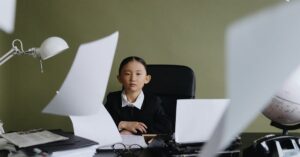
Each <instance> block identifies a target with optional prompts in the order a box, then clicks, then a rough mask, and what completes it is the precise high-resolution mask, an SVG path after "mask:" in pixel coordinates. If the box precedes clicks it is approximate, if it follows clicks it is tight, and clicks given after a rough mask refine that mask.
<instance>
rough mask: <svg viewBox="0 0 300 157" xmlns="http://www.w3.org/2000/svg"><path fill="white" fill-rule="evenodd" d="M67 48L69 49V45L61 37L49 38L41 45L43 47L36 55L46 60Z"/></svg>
mask: <svg viewBox="0 0 300 157" xmlns="http://www.w3.org/2000/svg"><path fill="white" fill-rule="evenodd" d="M67 48H69V45H68V44H67V42H66V41H65V40H64V39H62V38H60V37H49V38H47V39H46V40H45V41H44V42H43V43H42V44H41V47H40V48H38V49H37V50H36V53H37V55H38V56H40V57H41V59H42V60H46V59H48V58H50V57H53V56H55V55H57V54H59V53H60V52H62V51H64V50H66V49H67Z"/></svg>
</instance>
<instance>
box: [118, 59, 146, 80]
mask: <svg viewBox="0 0 300 157" xmlns="http://www.w3.org/2000/svg"><path fill="white" fill-rule="evenodd" d="M132 61H137V62H139V63H141V64H142V65H143V66H144V67H145V70H146V74H147V63H146V62H145V60H144V59H143V58H140V57H137V56H129V57H127V58H125V59H123V60H122V62H121V64H120V66H119V75H120V74H121V71H122V69H123V67H124V66H125V65H126V64H128V63H129V62H132Z"/></svg>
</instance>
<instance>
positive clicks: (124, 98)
mask: <svg viewBox="0 0 300 157" xmlns="http://www.w3.org/2000/svg"><path fill="white" fill-rule="evenodd" d="M121 97H122V107H126V106H130V107H136V108H138V109H139V110H140V109H141V108H142V105H143V102H144V97H145V96H144V93H143V91H141V93H140V94H139V95H138V97H137V98H136V101H135V102H133V103H132V102H129V101H128V99H127V96H126V94H125V91H123V92H122V96H121Z"/></svg>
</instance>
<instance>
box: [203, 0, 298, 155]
mask: <svg viewBox="0 0 300 157" xmlns="http://www.w3.org/2000/svg"><path fill="white" fill-rule="evenodd" d="M299 15H300V1H293V2H291V3H284V4H280V5H278V6H275V7H273V8H268V9H266V10H263V11H261V12H259V13H257V14H255V15H253V16H250V17H247V18H245V19H243V20H240V21H238V22H236V23H235V24H233V25H232V26H231V27H229V29H228V31H227V39H226V41H227V43H226V46H227V70H228V71H227V94H228V96H229V98H230V99H231V103H230V105H229V107H228V109H227V110H226V112H225V114H224V115H223V117H222V121H221V122H219V124H218V126H217V128H216V129H215V130H214V133H213V135H212V138H211V139H210V140H209V142H208V143H207V144H206V145H205V146H204V148H203V151H202V153H201V154H200V156H201V157H212V156H215V155H216V152H218V151H219V150H220V149H224V148H225V147H226V146H227V145H228V144H229V143H230V142H231V140H232V139H233V138H234V137H235V136H237V135H238V134H239V133H240V132H242V131H243V129H245V128H246V127H247V125H248V124H249V123H250V122H251V121H252V120H253V119H254V118H255V117H256V116H257V115H258V114H259V113H260V112H261V111H262V110H263V109H264V108H265V107H266V105H267V104H268V102H269V101H270V99H271V97H272V96H273V95H274V94H275V93H276V92H277V90H278V89H279V88H280V87H281V85H282V83H283V82H284V80H285V78H287V77H288V76H289V74H290V73H291V72H292V71H293V70H294V69H295V68H296V67H297V65H298V64H299V63H300V61H299V58H300V53H299V52H300V44H299V41H300V29H299V28H300V20H299ZM262 131H263V130H262Z"/></svg>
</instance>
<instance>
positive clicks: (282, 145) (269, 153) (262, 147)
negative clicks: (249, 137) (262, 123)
mask: <svg viewBox="0 0 300 157" xmlns="http://www.w3.org/2000/svg"><path fill="white" fill-rule="evenodd" d="M270 125H272V126H274V127H276V128H279V129H282V134H281V135H274V134H271V135H266V136H264V137H262V138H259V139H257V140H255V141H254V142H253V145H252V146H250V147H248V148H246V149H245V150H244V153H243V157H253V156H259V157H286V156H294V155H296V154H300V143H299V142H300V137H296V136H290V135H288V130H295V129H299V128H300V124H296V125H282V124H279V123H277V122H273V121H272V122H271V124H270Z"/></svg>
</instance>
